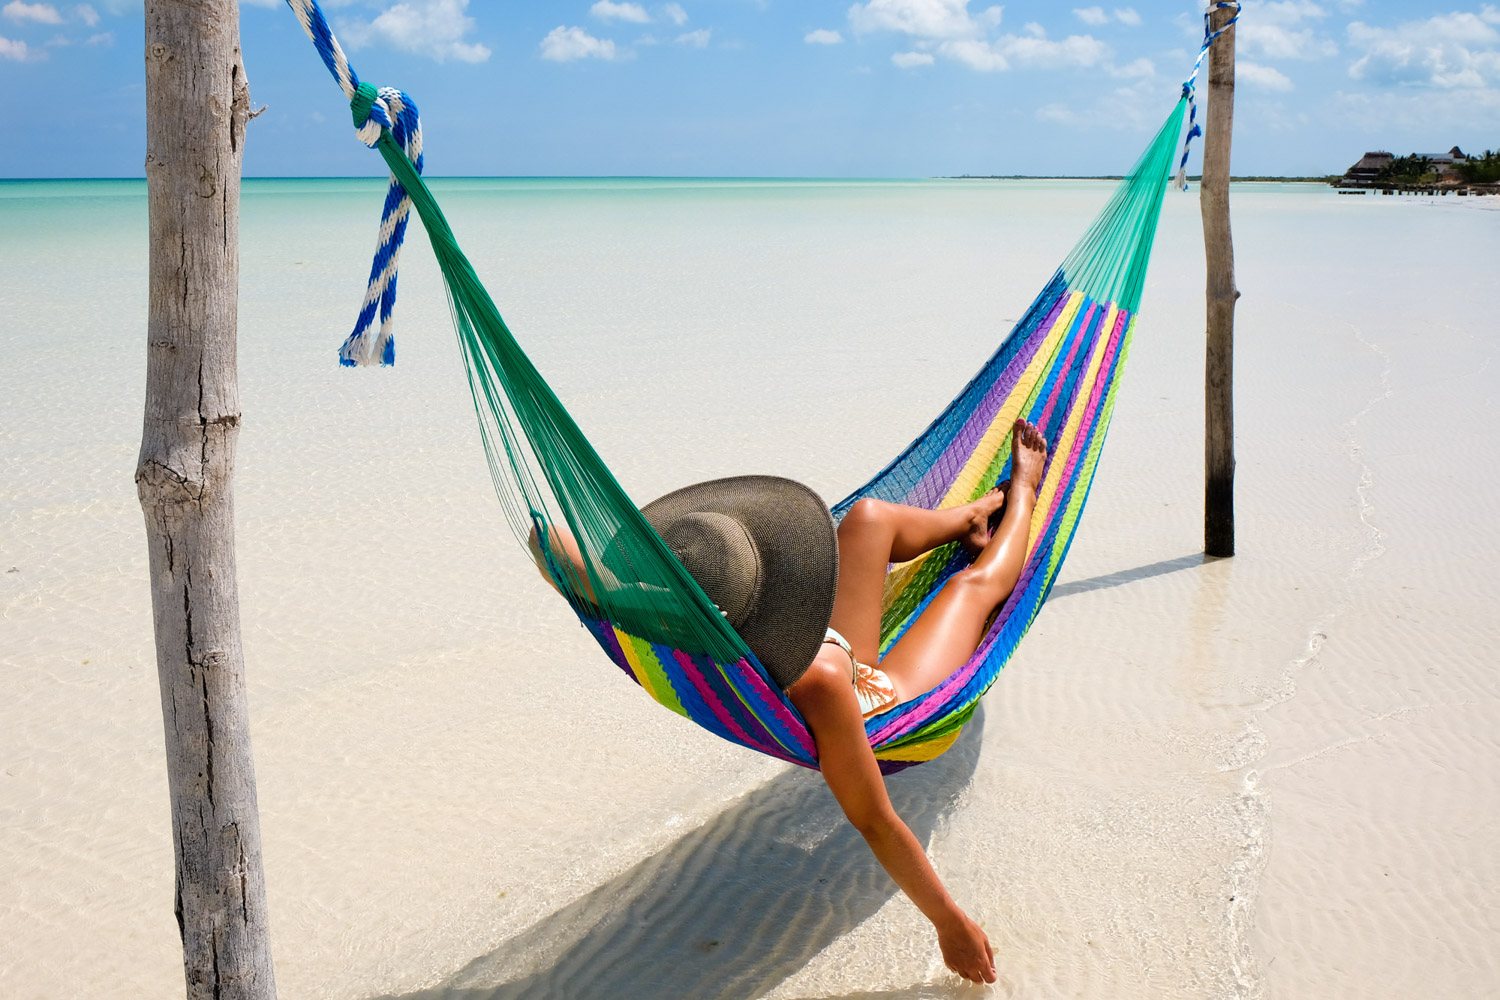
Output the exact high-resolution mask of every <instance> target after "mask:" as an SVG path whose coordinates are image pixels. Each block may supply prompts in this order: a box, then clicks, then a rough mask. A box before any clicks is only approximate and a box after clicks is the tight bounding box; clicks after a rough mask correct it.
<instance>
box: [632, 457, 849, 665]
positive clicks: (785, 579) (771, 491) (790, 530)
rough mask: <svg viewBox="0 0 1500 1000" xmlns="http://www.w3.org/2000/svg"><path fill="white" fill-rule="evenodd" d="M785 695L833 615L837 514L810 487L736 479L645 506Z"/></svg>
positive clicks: (675, 493)
mask: <svg viewBox="0 0 1500 1000" xmlns="http://www.w3.org/2000/svg"><path fill="white" fill-rule="evenodd" d="M641 513H642V514H644V515H645V516H646V520H647V521H648V522H650V524H651V526H652V527H653V528H655V529H656V531H657V533H658V534H660V535H661V536H662V538H663V540H665V541H666V543H667V545H668V546H669V547H670V548H671V549H672V551H673V553H675V554H676V556H677V558H678V559H679V560H681V561H682V564H683V566H684V567H686V569H687V571H688V572H689V573H691V574H692V575H693V579H695V580H697V581H698V585H699V586H700V587H702V588H703V592H704V593H705V594H707V595H708V598H709V600H711V601H713V602H714V604H716V605H718V607H719V610H720V611H722V612H723V613H724V616H725V618H726V619H727V620H728V621H729V624H730V626H731V627H733V628H734V630H735V631H736V632H738V633H739V635H740V637H741V638H742V639H744V640H745V645H747V646H749V647H750V651H751V652H752V653H754V654H755V658H756V659H757V660H759V661H760V663H761V665H762V666H764V667H765V668H766V672H767V673H768V674H770V676H771V679H772V680H773V681H774V682H775V683H776V684H777V686H778V687H780V688H781V689H782V690H786V689H787V688H789V687H791V686H792V685H793V684H795V683H796V682H797V680H798V679H799V678H800V677H801V676H802V675H803V674H804V673H805V672H806V671H807V668H808V666H809V665H810V664H811V663H812V661H813V657H814V656H816V655H817V654H818V649H819V647H820V646H821V645H822V643H823V638H824V636H825V634H826V633H827V630H828V620H829V618H830V617H831V616H832V614H833V595H834V588H835V586H836V584H837V582H838V574H839V549H838V535H837V529H836V528H835V526H834V523H833V515H832V514H830V513H829V511H828V505H827V504H825V503H824V502H823V499H822V498H821V497H820V496H818V495H817V494H816V493H814V492H813V491H812V490H811V489H809V488H808V487H806V486H804V485H802V484H801V483H799V482H796V481H794V480H791V479H783V478H781V477H779V476H735V477H732V478H729V479H715V480H711V481H709V482H706V483H695V484H694V485H692V486H685V487H683V488H682V489H680V490H674V491H673V492H671V493H668V494H667V495H666V496H663V497H659V498H657V499H656V500H653V501H651V502H650V503H648V504H647V505H646V506H644V507H642V508H641Z"/></svg>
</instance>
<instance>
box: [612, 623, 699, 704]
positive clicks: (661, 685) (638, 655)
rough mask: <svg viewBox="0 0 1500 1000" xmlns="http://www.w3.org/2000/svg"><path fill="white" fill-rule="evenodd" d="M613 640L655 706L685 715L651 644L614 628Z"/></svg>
mask: <svg viewBox="0 0 1500 1000" xmlns="http://www.w3.org/2000/svg"><path fill="white" fill-rule="evenodd" d="M615 638H617V639H618V640H619V641H620V649H621V651H622V652H624V654H625V661H626V662H627V663H629V664H630V672H631V673H632V674H634V675H635V679H636V681H638V682H639V683H640V685H641V687H642V688H644V689H645V691H646V693H647V694H649V695H650V696H651V697H652V699H653V700H654V701H656V702H657V704H660V705H665V706H666V707H667V708H670V709H671V710H672V711H674V712H676V713H677V714H678V715H687V710H686V709H684V708H683V707H682V702H680V701H678V700H677V694H676V692H674V691H673V690H672V685H671V684H669V683H668V682H667V675H666V672H665V671H664V670H662V666H661V663H660V662H659V661H658V660H657V658H656V651H655V650H654V649H652V648H651V644H650V643H648V642H646V641H645V640H644V639H637V638H636V637H635V636H633V635H631V634H630V633H629V632H622V631H621V630H620V629H619V628H615Z"/></svg>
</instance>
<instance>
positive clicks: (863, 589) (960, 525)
mask: <svg viewBox="0 0 1500 1000" xmlns="http://www.w3.org/2000/svg"><path fill="white" fill-rule="evenodd" d="M1005 498H1006V493H1005V491H1004V490H1002V489H995V490H991V491H990V492H989V493H986V494H985V495H984V496H982V497H980V498H979V499H978V500H975V501H974V502H973V503H968V504H964V505H962V506H959V507H949V508H947V509H944V510H927V509H926V508H925V507H907V506H904V505H902V504H895V503H887V502H886V501H884V500H873V499H866V500H860V501H859V502H857V503H856V504H855V505H854V506H853V507H850V508H849V512H848V513H847V514H845V515H844V519H843V521H841V522H840V523H839V579H838V589H837V590H836V591H835V593H834V601H833V618H832V621H831V622H830V623H829V624H830V625H832V627H833V628H834V629H836V630H837V631H838V632H839V634H840V635H842V636H843V637H844V638H845V639H848V640H849V645H850V646H852V647H853V649H854V656H855V658H856V659H858V660H859V661H860V662H861V663H874V662H875V661H876V660H877V659H878V658H879V656H880V602H881V593H882V590H883V589H884V587H885V574H886V570H887V569H888V568H889V566H890V564H891V563H893V562H905V561H906V560H908V559H915V558H916V557H917V556H919V555H921V554H922V553H923V552H927V551H930V550H932V549H935V548H937V547H938V546H939V545H944V544H947V543H948V542H952V541H955V540H960V539H961V540H963V541H964V543H965V544H966V545H969V546H970V547H971V548H973V549H975V550H979V549H982V548H983V547H984V546H985V544H986V543H987V542H988V541H989V539H990V536H991V534H992V530H991V527H990V518H991V516H992V515H994V514H995V513H996V512H997V511H999V510H1000V509H1001V508H1002V507H1003V505H1004V504H1005Z"/></svg>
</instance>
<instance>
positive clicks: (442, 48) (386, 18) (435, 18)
mask: <svg viewBox="0 0 1500 1000" xmlns="http://www.w3.org/2000/svg"><path fill="white" fill-rule="evenodd" d="M468 6H469V0H406V2H403V3H398V4H393V5H392V6H390V7H389V8H387V9H386V10H385V11H383V12H381V13H380V14H379V15H377V16H376V17H375V19H374V20H373V21H370V22H369V23H365V22H362V21H356V22H354V23H351V24H345V25H341V26H340V27H341V28H342V34H343V37H344V39H345V40H346V41H347V42H348V43H349V46H350V48H359V47H361V46H364V45H368V44H370V43H372V42H384V43H385V44H387V45H389V46H391V47H392V48H397V49H402V50H404V51H406V52H415V53H417V54H418V55H424V56H429V57H431V58H433V59H436V60H437V61H438V62H444V61H445V60H448V59H457V60H459V61H460V62H471V63H478V62H484V61H485V60H486V59H488V58H489V57H490V50H489V48H488V47H487V46H484V45H481V44H479V43H478V42H467V41H464V36H465V35H467V34H468V33H469V32H470V31H472V30H473V28H474V19H473V18H472V17H469V16H468V15H467V14H466V13H465V11H466V10H467V9H468Z"/></svg>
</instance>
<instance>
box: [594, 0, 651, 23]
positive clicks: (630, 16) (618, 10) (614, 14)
mask: <svg viewBox="0 0 1500 1000" xmlns="http://www.w3.org/2000/svg"><path fill="white" fill-rule="evenodd" d="M589 13H590V14H592V15H594V16H595V17H597V18H598V19H599V20H601V21H629V22H630V23H631V24H650V23H651V15H650V14H647V13H646V8H644V7H642V6H641V5H640V4H638V3H614V2H613V0H598V3H596V4H594V6H592V7H590V8H589Z"/></svg>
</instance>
